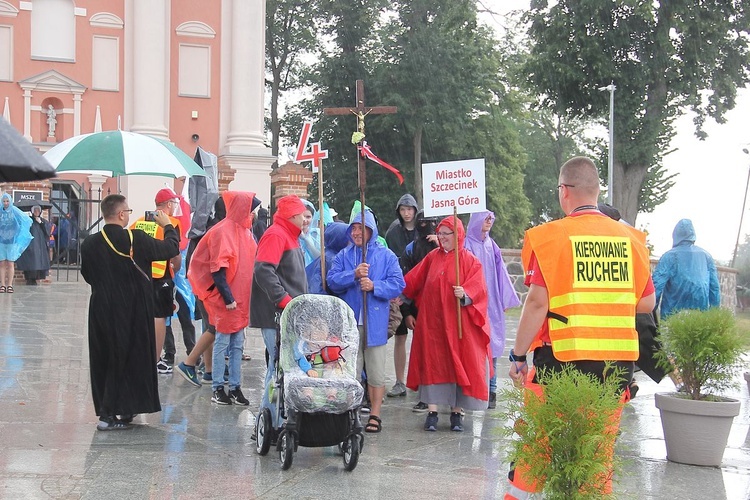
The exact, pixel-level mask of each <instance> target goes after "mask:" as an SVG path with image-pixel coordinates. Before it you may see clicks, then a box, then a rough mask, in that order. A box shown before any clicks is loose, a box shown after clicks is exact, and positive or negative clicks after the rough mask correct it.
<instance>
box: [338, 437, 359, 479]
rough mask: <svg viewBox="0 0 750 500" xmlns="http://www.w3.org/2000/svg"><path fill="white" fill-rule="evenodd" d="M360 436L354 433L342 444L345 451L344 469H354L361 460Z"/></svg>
mask: <svg viewBox="0 0 750 500" xmlns="http://www.w3.org/2000/svg"><path fill="white" fill-rule="evenodd" d="M359 446H360V444H359V437H358V436H357V435H356V434H352V435H350V436H348V437H347V438H346V441H344V442H343V443H342V445H341V448H342V450H341V451H343V452H344V470H346V471H353V470H354V468H355V467H356V466H357V462H358V461H359Z"/></svg>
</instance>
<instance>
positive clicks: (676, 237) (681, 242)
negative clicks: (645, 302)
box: [653, 219, 721, 319]
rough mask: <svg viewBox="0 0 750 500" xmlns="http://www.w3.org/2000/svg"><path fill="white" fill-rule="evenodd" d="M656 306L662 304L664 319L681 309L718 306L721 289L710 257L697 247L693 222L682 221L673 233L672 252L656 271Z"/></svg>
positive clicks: (659, 264) (667, 254)
mask: <svg viewBox="0 0 750 500" xmlns="http://www.w3.org/2000/svg"><path fill="white" fill-rule="evenodd" d="M653 280H654V287H655V288H656V303H657V304H658V303H659V301H661V307H660V312H661V319H664V318H666V317H668V316H670V315H671V314H674V313H676V312H677V311H680V310H682V309H701V310H705V309H708V308H709V307H719V304H720V302H721V289H720V287H719V275H718V273H717V272H716V264H715V263H714V259H713V257H711V254H710V253H708V252H707V251H705V250H704V249H702V248H701V247H699V246H696V245H695V228H693V222H692V221H691V220H690V219H682V220H680V221H679V222H678V223H677V225H676V226H675V228H674V231H673V232H672V249H671V250H669V251H667V252H666V253H665V254H664V255H662V256H661V259H659V263H658V264H657V265H656V269H655V270H654V276H653Z"/></svg>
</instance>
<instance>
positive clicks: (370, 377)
mask: <svg viewBox="0 0 750 500" xmlns="http://www.w3.org/2000/svg"><path fill="white" fill-rule="evenodd" d="M358 328H359V356H357V374H360V373H362V368H363V366H364V368H365V369H366V370H367V385H369V386H370V387H385V360H386V354H387V351H386V347H387V346H386V344H383V345H378V346H370V347H366V346H367V336H366V335H364V333H363V332H362V326H359V327H358Z"/></svg>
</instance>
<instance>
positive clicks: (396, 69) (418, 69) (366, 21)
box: [300, 0, 530, 244]
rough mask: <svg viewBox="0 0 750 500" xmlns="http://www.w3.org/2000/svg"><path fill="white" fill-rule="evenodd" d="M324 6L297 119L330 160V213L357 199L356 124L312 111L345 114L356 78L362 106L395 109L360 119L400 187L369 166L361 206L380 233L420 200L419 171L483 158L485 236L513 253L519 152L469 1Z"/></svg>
mask: <svg viewBox="0 0 750 500" xmlns="http://www.w3.org/2000/svg"><path fill="white" fill-rule="evenodd" d="M323 6H324V7H325V8H326V9H328V10H327V11H326V13H325V16H326V17H327V18H328V19H330V20H331V23H330V26H331V27H332V29H331V31H330V33H329V34H330V36H331V44H329V46H328V47H327V48H326V50H325V51H323V52H321V55H320V62H319V64H318V65H317V67H316V70H315V71H314V73H313V74H312V78H311V84H312V88H313V92H312V93H311V98H310V99H308V100H307V101H306V103H305V104H304V106H303V107H302V108H301V109H300V113H307V114H308V116H317V117H318V118H319V121H318V123H317V124H316V129H317V130H318V131H319V134H320V137H321V140H323V141H324V143H325V145H326V148H327V149H328V150H329V154H330V156H331V157H330V159H329V161H327V162H325V164H324V168H326V166H327V169H326V171H327V172H329V173H328V174H327V176H325V179H324V183H325V186H324V192H325V194H326V197H327V198H328V199H329V201H330V202H331V204H332V205H334V206H335V207H336V209H337V210H338V211H340V212H342V213H346V212H348V210H349V208H350V207H351V205H352V203H353V202H354V200H355V199H358V198H359V194H358V191H357V173H356V156H355V155H356V149H355V146H354V145H352V144H351V142H350V138H351V134H352V132H354V130H355V127H356V119H355V117H354V116H351V117H347V116H338V117H324V116H321V113H320V107H343V106H352V107H354V106H355V102H354V100H355V96H354V84H355V81H356V80H357V79H363V80H364V82H365V89H366V96H365V97H366V105H367V106H377V105H395V106H397V107H398V113H397V114H395V115H383V116H377V115H370V116H368V117H367V118H366V129H365V133H366V136H367V138H366V140H367V141H368V143H369V144H370V145H371V147H372V148H373V150H374V152H375V153H376V154H377V155H378V156H380V157H381V158H382V159H384V160H385V161H387V162H389V163H391V164H392V165H394V166H396V167H397V168H399V169H400V170H401V171H402V173H403V174H404V177H405V178H406V182H405V183H404V185H403V186H398V184H397V183H396V182H395V177H394V176H393V175H392V174H391V173H388V172H387V171H385V170H383V169H382V168H380V167H379V166H376V165H374V164H372V163H369V162H368V166H367V197H366V202H367V204H368V205H369V206H370V207H371V208H373V210H374V211H375V213H376V214H378V215H380V217H381V218H383V219H384V220H382V221H381V224H380V227H381V229H385V228H386V227H387V226H388V223H389V222H390V221H391V220H392V219H393V218H394V217H395V212H394V208H395V203H396V201H397V200H398V198H399V197H400V196H401V195H402V194H404V193H406V192H411V193H414V194H415V195H417V197H418V198H419V199H421V193H420V189H421V177H420V176H419V174H420V173H421V165H422V163H427V162H434V161H450V160H460V159H467V158H476V157H485V158H486V160H487V189H488V207H489V208H490V209H491V210H494V211H495V212H496V215H497V217H498V220H497V221H496V224H495V228H494V230H493V236H496V237H497V238H498V239H499V241H500V242H509V243H512V244H516V243H517V242H518V240H519V238H520V236H521V233H522V230H523V229H524V228H525V227H526V226H527V225H528V223H529V220H530V212H529V210H530V209H529V204H528V201H527V200H526V199H525V196H524V195H523V191H522V189H521V187H522V166H523V163H522V160H523V152H522V150H521V147H520V143H519V139H518V135H517V132H516V131H515V130H514V128H513V127H511V126H509V125H508V123H509V119H508V116H507V110H506V109H504V108H503V106H501V105H500V98H499V96H501V95H502V92H503V89H502V87H501V83H500V82H502V78H501V76H502V75H501V71H500V64H499V61H500V58H499V57H498V53H497V51H496V49H495V47H494V45H495V41H494V39H493V37H492V33H491V32H490V31H489V30H488V29H487V28H485V27H484V26H482V25H481V24H480V23H479V22H478V20H477V16H476V6H475V4H474V2H473V1H470V0H460V1H448V0H431V1H427V0H418V1H412V2H406V1H403V2H393V3H387V4H386V3H384V2H379V1H375V0H369V1H365V0H360V1H359V2H356V5H352V3H351V2H345V1H343V0H328V1H327V2H324V3H323ZM386 8H387V9H388V10H386ZM363 12H364V13H365V14H364V15H363ZM321 104H322V106H321ZM313 189H317V186H315V187H314V188H313Z"/></svg>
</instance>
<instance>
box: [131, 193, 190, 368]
mask: <svg viewBox="0 0 750 500" xmlns="http://www.w3.org/2000/svg"><path fill="white" fill-rule="evenodd" d="M154 203H155V204H156V212H150V211H147V212H146V213H145V215H144V216H143V217H141V218H139V219H138V220H137V221H135V222H134V223H133V224H131V226H130V228H131V229H140V230H142V231H143V232H145V233H146V234H148V235H149V236H151V237H152V238H155V239H157V240H163V239H164V228H163V226H162V225H160V224H158V223H157V222H156V220H155V215H156V214H157V213H158V212H162V213H163V214H165V215H167V216H168V217H169V223H170V224H171V225H172V227H174V228H175V229H176V230H177V240H178V242H179V239H180V234H181V230H180V221H178V220H177V219H175V218H174V217H173V215H175V210H176V209H177V207H179V206H180V198H179V196H177V193H175V192H174V191H172V190H171V189H169V188H164V189H160V190H159V192H158V193H156V198H155V199H154ZM181 265H182V256H181V255H180V254H179V252H178V253H177V255H175V256H174V257H172V258H171V259H169V260H159V261H154V262H152V263H151V278H152V280H151V282H152V284H153V288H154V294H153V295H154V328H155V331H156V369H157V371H158V372H159V373H171V372H172V364H173V363H174V360H172V363H167V361H166V360H164V359H163V358H162V357H161V351H162V348H163V347H164V337H165V336H166V334H167V318H169V317H171V316H172V314H173V313H174V281H173V280H172V278H173V277H174V273H175V272H177V271H179V269H180V266H181ZM193 343H195V340H193Z"/></svg>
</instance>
